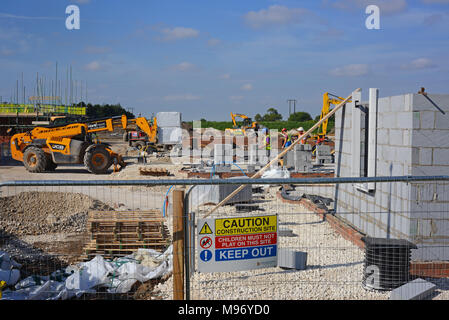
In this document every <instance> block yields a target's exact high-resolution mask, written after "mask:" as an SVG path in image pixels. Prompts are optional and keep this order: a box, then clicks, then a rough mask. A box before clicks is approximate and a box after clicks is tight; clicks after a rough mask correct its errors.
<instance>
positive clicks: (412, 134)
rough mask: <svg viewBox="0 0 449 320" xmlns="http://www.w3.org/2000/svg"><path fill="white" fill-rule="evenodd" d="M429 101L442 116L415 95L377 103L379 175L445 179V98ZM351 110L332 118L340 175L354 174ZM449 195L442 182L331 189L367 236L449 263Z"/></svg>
mask: <svg viewBox="0 0 449 320" xmlns="http://www.w3.org/2000/svg"><path fill="white" fill-rule="evenodd" d="M429 97H430V98H431V99H432V100H433V101H434V102H435V103H436V104H437V105H438V106H439V107H440V108H441V109H442V110H443V111H444V112H445V113H446V114H445V115H444V114H442V113H441V112H440V111H439V110H438V109H437V108H435V107H434V106H433V105H432V104H431V103H430V102H429V101H428V100H427V99H426V98H425V97H423V96H422V95H419V94H405V95H399V96H393V97H385V98H379V99H378V100H377V101H378V105H377V111H378V112H377V133H376V138H377V143H376V146H375V148H376V152H377V155H376V161H375V166H376V175H377V176H404V175H418V176H422V175H449V139H448V138H449V95H433V94H429ZM363 104H366V102H364V103H363ZM353 112H360V111H358V109H355V108H354V106H353V105H351V104H347V105H346V106H345V107H344V108H343V110H340V111H338V112H337V113H336V116H335V139H336V141H335V162H336V172H335V173H336V176H338V177H351V176H354V172H353V170H352V164H353V162H352V161H354V160H353V158H352V151H353V147H354V146H353V145H352V143H353V142H352V137H353V136H352V121H354V118H353ZM357 116H358V115H357ZM362 123H363V122H362ZM362 123H361V128H363V125H362ZM355 176H357V175H355ZM359 176H360V175H359ZM437 189H438V190H437ZM448 192H449V186H448V184H445V183H438V184H437V183H413V184H406V183H401V182H395V183H377V184H376V185H375V187H374V190H373V191H371V192H367V190H365V189H364V186H358V185H353V184H341V185H339V186H337V187H336V188H335V195H334V196H335V199H336V201H335V206H336V207H335V209H336V213H337V215H339V216H340V217H341V218H343V219H344V220H346V221H347V222H349V223H351V224H352V225H354V226H355V227H356V228H357V229H358V230H360V231H361V232H363V233H366V234H368V235H369V236H372V237H390V238H402V239H408V240H410V241H413V242H415V243H416V244H417V245H418V248H419V249H418V250H413V251H414V254H413V255H412V259H414V260H429V259H430V260H438V259H441V260H447V259H449V199H448V197H449V196H446V194H448ZM446 247H447V248H446Z"/></svg>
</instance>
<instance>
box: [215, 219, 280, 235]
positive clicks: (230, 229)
mask: <svg viewBox="0 0 449 320" xmlns="http://www.w3.org/2000/svg"><path fill="white" fill-rule="evenodd" d="M262 232H276V216H263V217H246V218H232V219H217V220H215V234H216V235H217V236H224V235H238V234H255V233H262Z"/></svg>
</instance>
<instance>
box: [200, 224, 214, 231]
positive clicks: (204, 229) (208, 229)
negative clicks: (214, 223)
mask: <svg viewBox="0 0 449 320" xmlns="http://www.w3.org/2000/svg"><path fill="white" fill-rule="evenodd" d="M211 233H212V230H211V228H210V227H209V225H208V224H207V222H205V223H204V225H203V227H202V228H201V231H200V234H211Z"/></svg>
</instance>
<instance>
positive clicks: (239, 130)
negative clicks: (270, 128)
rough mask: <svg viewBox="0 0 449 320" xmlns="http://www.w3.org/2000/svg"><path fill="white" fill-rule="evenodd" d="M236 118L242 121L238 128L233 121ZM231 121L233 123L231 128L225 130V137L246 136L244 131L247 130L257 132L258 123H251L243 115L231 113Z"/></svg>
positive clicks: (249, 119) (250, 120)
mask: <svg viewBox="0 0 449 320" xmlns="http://www.w3.org/2000/svg"><path fill="white" fill-rule="evenodd" d="M236 117H240V118H242V119H243V122H242V125H241V126H240V127H239V126H238V125H237V122H236V121H235V118H236ZM231 119H232V123H233V125H234V126H233V128H227V129H226V130H225V134H226V135H234V136H238V135H239V136H246V131H247V130H248V129H253V130H256V131H257V130H258V129H259V123H258V122H255V121H254V122H253V121H252V119H251V118H249V117H248V116H246V115H244V114H238V113H232V112H231Z"/></svg>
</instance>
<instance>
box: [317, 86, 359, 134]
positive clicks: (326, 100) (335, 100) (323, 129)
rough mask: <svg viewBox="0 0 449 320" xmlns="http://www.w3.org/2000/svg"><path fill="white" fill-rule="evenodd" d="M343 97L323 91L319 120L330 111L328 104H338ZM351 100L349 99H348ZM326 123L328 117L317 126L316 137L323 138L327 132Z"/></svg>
mask: <svg viewBox="0 0 449 320" xmlns="http://www.w3.org/2000/svg"><path fill="white" fill-rule="evenodd" d="M329 96H332V97H333V98H330V97H329ZM344 100H345V99H344V98H342V97H339V96H336V95H334V94H331V93H329V92H325V93H324V94H323V108H322V109H321V115H320V121H321V120H322V119H323V118H324V117H325V116H326V115H327V114H328V113H329V112H330V111H331V110H330V106H331V104H333V105H338V104H339V103H341V102H342V101H344ZM349 102H351V101H349ZM327 125H328V119H326V120H325V121H323V123H322V124H321V125H320V127H319V128H318V137H320V138H324V137H325V136H326V134H327Z"/></svg>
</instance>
